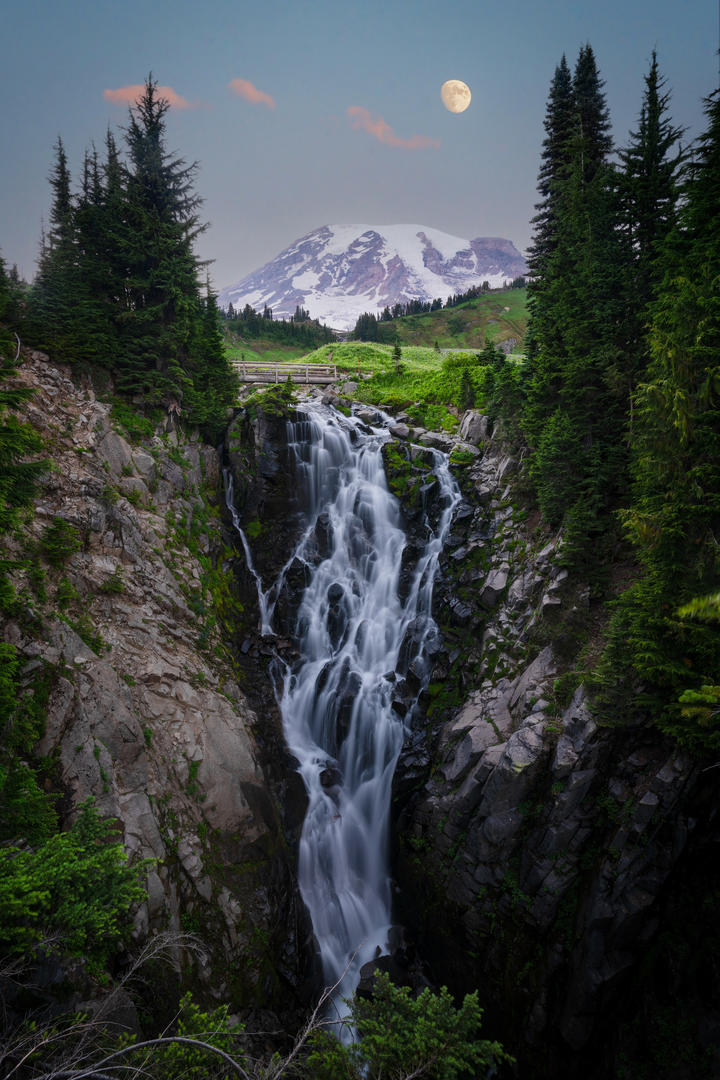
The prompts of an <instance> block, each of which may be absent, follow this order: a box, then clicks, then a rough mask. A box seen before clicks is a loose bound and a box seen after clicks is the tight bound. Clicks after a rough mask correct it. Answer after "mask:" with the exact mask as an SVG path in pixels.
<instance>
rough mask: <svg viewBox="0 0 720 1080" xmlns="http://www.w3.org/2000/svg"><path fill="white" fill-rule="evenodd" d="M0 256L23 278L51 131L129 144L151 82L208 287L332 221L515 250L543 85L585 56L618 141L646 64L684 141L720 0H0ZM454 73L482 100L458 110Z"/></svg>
mask: <svg viewBox="0 0 720 1080" xmlns="http://www.w3.org/2000/svg"><path fill="white" fill-rule="evenodd" d="M0 26H2V30H3V39H4V46H3V59H2V64H0V100H1V101H2V109H0V163H1V171H0V253H1V254H2V256H3V258H4V259H5V262H6V264H7V265H8V266H11V265H12V264H13V263H16V264H17V265H18V268H19V269H20V270H21V271H22V272H23V274H24V276H25V277H26V278H27V279H30V278H32V276H33V274H34V272H35V260H36V256H37V251H38V246H39V237H40V230H41V221H42V220H43V218H44V219H45V220H46V219H47V214H48V209H49V204H50V189H49V185H48V182H47V177H48V173H49V170H50V168H51V165H52V162H53V146H54V144H55V142H56V140H57V137H58V135H59V136H61V137H62V139H63V142H64V144H65V147H66V150H67V153H68V158H69V163H70V168H71V172H72V174H73V179H75V178H77V177H78V176H79V173H80V168H81V164H82V158H83V154H84V151H85V149H86V148H87V147H88V146H89V145H90V144H91V143H92V142H93V141H94V142H95V143H96V144H97V146H98V147H99V148H100V149H102V146H103V142H104V138H105V132H106V130H107V128H108V126H110V127H111V128H112V129H113V130H114V131H115V132H116V134H118V136H119V137H120V139H121V138H122V134H121V129H122V126H123V125H125V124H126V122H127V116H128V108H129V104H130V103H131V102H132V100H133V95H134V91H133V90H132V87H134V86H138V85H141V84H142V83H143V82H144V80H145V78H146V76H147V75H148V73H149V72H152V73H153V76H154V78H155V79H156V80H157V82H158V83H159V84H160V86H162V87H166V88H167V89H166V91H165V94H166V96H167V97H168V99H169V100H170V101H171V102H172V108H171V109H170V112H169V113H168V122H167V145H168V149H170V150H172V151H177V153H178V154H179V155H180V156H181V157H183V158H185V159H186V161H188V162H190V161H197V162H198V163H199V168H198V170H197V173H196V181H195V188H196V191H197V192H198V194H200V195H201V196H202V198H203V200H204V203H203V207H202V214H203V218H204V220H205V221H207V222H208V223H209V228H208V229H207V230H206V232H205V233H204V234H203V235H202V236H201V237H200V238H199V241H198V251H199V254H200V255H201V257H202V258H203V259H207V260H213V262H212V264H211V267H210V274H211V279H212V281H213V284H214V285H215V287H216V289H218V290H219V289H220V288H222V287H224V286H226V285H229V284H232V283H233V282H235V281H237V280H239V279H240V278H242V277H243V276H245V275H246V274H248V273H250V272H252V271H253V270H255V269H257V268H258V267H260V266H262V265H263V264H264V263H266V262H268V261H269V260H270V259H272V258H273V257H274V256H275V255H277V254H278V253H279V252H280V251H282V250H283V249H284V248H285V247H287V246H289V244H291V243H292V242H293V241H294V240H296V239H298V238H299V237H301V236H304V235H305V234H307V233H309V232H311V231H312V230H313V229H316V228H319V227H320V226H321V225H326V224H351V223H353V224H354V223H362V224H369V225H389V224H401V223H416V224H419V225H424V226H428V227H431V228H436V229H440V230H442V231H444V232H448V233H451V234H453V235H455V236H459V237H462V238H464V239H472V238H474V237H477V236H503V237H506V238H508V239H510V240H512V241H513V242H514V243H515V244H516V246H517V247H518V248H519V249H520V250H525V249H526V247H527V245H528V243H529V241H530V238H531V234H532V226H531V224H530V219H531V218H532V215H533V212H534V211H533V204H534V203H535V201H536V194H535V184H536V178H537V172H538V166H539V162H540V151H541V144H542V139H543V126H542V124H543V117H544V115H545V107H546V102H547V96H548V89H549V85H550V80H551V78H552V75H553V72H554V70H555V66H556V65H557V63H558V62H559V60H560V58H561V56H562V55H563V53H564V54H565V55H566V56H567V59H568V62H569V64H570V66H571V67H573V66H574V63H575V60H576V58H577V54H578V51H579V49H580V47H581V46H582V45H584V44H585V43H586V42H589V43H590V44H591V45H592V47H593V50H594V52H595V56H596V60H597V63H598V67H599V69H600V72H601V75H602V77H603V78H604V80H605V92H606V95H607V102H608V106H609V109H610V115H611V120H612V123H613V131H614V135H615V140H616V144H617V145H618V146H622V145H624V144H625V142H626V140H627V136H628V131H629V130H630V129H631V128H633V127H634V126H635V125H636V123H637V117H638V113H639V109H640V102H641V97H642V91H643V76H644V75H645V73H646V72H647V69H648V65H649V61H650V55H651V52H652V50H653V49H656V50H657V53H658V60H659V64H660V69H661V71H662V73H663V74H664V76H665V78H666V80H667V88H668V89H670V90H671V91H672V104H671V114H672V118H673V120H674V122H675V123H676V124H680V125H683V126H685V127H686V128H687V129H688V132H687V136H686V139H687V140H689V139H690V138H692V137H695V136H697V135H698V134H699V133H700V132H701V131H702V130H703V126H704V116H703V111H702V98H703V97H704V96H706V95H707V94H709V93H711V92H712V91H713V90H714V89H715V88H716V86H717V84H718V75H717V72H718V58H717V48H718V0H683V2H679V0H602V2H599V0H505V2H504V3H502V4H500V3H497V2H494V3H489V2H487V0H445V2H442V0H362V2H355V3H350V2H347V0H256V2H254V3H251V2H249V0H203V2H200V0H195V2H194V3H191V2H189V0H122V2H119V0H22V3H21V2H20V0H0ZM446 79H461V80H463V81H464V82H466V83H467V84H468V86H469V87H470V89H471V92H472V102H471V104H470V106H469V108H468V109H467V110H466V111H465V112H463V113H461V114H457V115H455V114H452V113H450V112H448V111H447V110H446V109H445V107H444V106H443V104H442V101H441V99H440V87H441V85H442V83H443V82H445V80H446Z"/></svg>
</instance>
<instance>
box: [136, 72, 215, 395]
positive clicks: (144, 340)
mask: <svg viewBox="0 0 720 1080" xmlns="http://www.w3.org/2000/svg"><path fill="white" fill-rule="evenodd" d="M169 108H170V104H169V102H168V101H166V100H165V99H164V98H161V97H158V93H157V83H156V82H154V81H153V79H152V76H149V77H148V79H147V82H146V84H145V90H144V92H143V94H142V96H141V97H140V98H139V99H138V101H137V104H136V105H135V107H134V108H133V109H131V110H130V120H129V123H128V127H127V128H126V131H125V137H126V143H127V149H128V155H129V167H128V171H127V178H126V221H127V228H126V231H125V237H124V239H125V251H124V260H123V261H124V263H125V267H126V281H125V306H124V310H123V312H122V315H121V324H120V330H121V340H120V346H121V348H120V352H119V357H118V386H119V387H120V388H121V389H123V390H127V391H129V392H134V393H138V392H141V393H143V394H145V395H146V396H148V397H150V398H153V399H155V400H156V401H162V402H163V403H164V404H166V405H169V404H170V403H171V402H172V401H173V400H179V399H181V397H182V393H183V381H184V380H183V377H182V373H183V369H184V368H185V367H186V366H187V361H188V352H189V346H190V341H191V338H192V336H193V330H194V328H193V318H194V317H195V316H196V315H197V300H198V282H197V272H198V268H199V265H200V264H199V261H198V259H197V257H196V256H195V254H194V251H193V243H194V240H195V238H196V237H197V235H198V234H199V233H200V232H202V231H203V229H204V228H205V226H203V225H201V224H200V222H199V218H198V215H197V209H198V206H199V204H200V201H201V200H200V198H199V196H197V195H196V194H195V193H194V191H193V178H194V175H195V172H196V170H197V163H193V164H191V165H187V164H186V163H185V162H184V161H183V160H182V159H181V158H178V157H174V156H172V155H171V154H169V153H168V151H167V149H166V146H165V116H166V113H167V111H168V109H169Z"/></svg>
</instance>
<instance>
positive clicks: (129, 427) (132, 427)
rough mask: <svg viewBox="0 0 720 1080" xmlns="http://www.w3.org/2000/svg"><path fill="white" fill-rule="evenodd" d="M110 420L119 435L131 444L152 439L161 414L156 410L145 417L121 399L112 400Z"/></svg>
mask: <svg viewBox="0 0 720 1080" xmlns="http://www.w3.org/2000/svg"><path fill="white" fill-rule="evenodd" d="M110 419H111V420H112V421H113V424H114V426H115V428H116V430H118V431H119V433H120V434H121V435H127V437H128V438H129V439H130V441H131V442H139V441H140V440H141V439H151V438H152V437H153V435H154V433H155V428H156V427H157V425H158V423H159V422H160V420H161V419H162V413H161V412H160V411H159V410H157V409H156V410H153V411H151V412H150V414H149V415H145V414H143V413H140V412H138V411H137V410H136V409H133V407H132V405H128V403H127V401H123V399H122V398H113V401H112V407H111V409H110Z"/></svg>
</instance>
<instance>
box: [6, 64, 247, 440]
mask: <svg viewBox="0 0 720 1080" xmlns="http://www.w3.org/2000/svg"><path fill="white" fill-rule="evenodd" d="M169 107H170V105H169V103H168V102H167V101H166V100H164V99H163V98H161V97H159V96H158V92H157V84H156V83H155V82H154V81H153V79H152V77H148V80H147V82H146V84H145V89H144V92H143V94H142V96H141V97H140V99H139V100H138V102H137V103H136V105H135V106H134V107H133V108H132V109H131V110H130V116H129V120H128V124H127V127H126V128H125V129H124V143H125V147H124V149H125V156H124V157H123V156H122V155H121V153H120V150H119V148H118V145H117V143H116V140H115V137H114V135H113V134H112V132H111V131H108V133H107V136H106V139H105V148H104V155H102V156H101V155H100V154H99V153H98V151H97V150H96V148H95V147H92V148H91V149H90V150H88V151H87V152H86V154H85V158H84V161H83V166H82V170H81V174H80V180H79V186H78V189H77V190H73V187H72V181H71V175H70V169H69V166H68V160H67V155H66V152H65V147H64V145H63V142H62V139H60V138H59V139H58V141H57V144H56V147H55V158H54V162H53V166H52V169H51V172H50V186H51V189H52V205H51V208H50V218H49V222H48V228H47V231H46V232H44V233H43V237H42V241H41V250H40V260H39V270H38V273H37V276H36V279H35V281H34V282H33V284H32V287H30V288H29V289H24V290H23V289H22V288H21V287H20V285H19V283H14V282H13V281H12V280H11V279H10V290H11V301H12V303H13V304H14V310H13V312H11V314H12V315H13V317H14V318H15V319H16V320H19V321H20V322H21V323H22V332H23V336H24V337H26V339H27V340H29V341H32V343H33V344H36V345H39V346H40V347H43V348H45V349H47V350H48V351H49V352H50V353H51V354H52V356H53V358H55V359H57V360H61V361H65V362H67V363H70V364H72V365H73V366H75V367H81V366H85V367H89V368H100V369H105V370H107V371H108V372H110V373H111V374H112V376H113V379H114V383H115V387H116V389H117V390H119V391H120V392H121V393H124V394H127V395H130V396H133V397H135V398H138V399H141V400H142V402H143V403H146V404H150V405H163V406H165V407H167V406H169V405H170V404H171V403H173V402H174V403H177V405H178V406H179V407H180V408H181V410H182V414H183V415H184V416H186V417H187V419H188V420H189V421H190V422H191V423H194V424H198V425H200V426H201V427H202V428H203V429H205V430H206V432H207V433H208V435H209V436H214V435H216V434H217V433H218V431H219V429H220V426H221V425H222V422H223V420H224V417H225V414H226V411H227V406H228V405H229V404H231V403H232V402H233V400H234V396H235V377H234V374H233V371H232V368H231V366H230V364H229V362H228V361H227V359H226V358H225V351H224V348H223V344H222V336H221V333H220V326H219V317H218V310H217V304H216V299H215V296H214V295H213V293H212V291H211V289H210V287H209V284H208V282H207V281H205V283H204V284H202V285H201V277H202V276H203V269H204V264H202V263H201V262H200V260H199V258H198V256H197V254H196V252H195V241H196V239H197V237H198V235H199V234H200V233H201V232H203V230H204V229H205V228H206V226H205V225H204V224H202V223H201V221H200V218H199V216H198V209H199V206H200V202H201V200H200V197H199V196H198V195H197V194H196V193H195V191H194V189H193V182H194V177H195V172H196V170H197V164H196V163H193V164H187V163H186V162H185V161H183V159H182V158H180V157H177V156H174V155H173V154H171V153H169V152H168V150H167V148H166V145H165V117H166V113H167V111H168V109H169Z"/></svg>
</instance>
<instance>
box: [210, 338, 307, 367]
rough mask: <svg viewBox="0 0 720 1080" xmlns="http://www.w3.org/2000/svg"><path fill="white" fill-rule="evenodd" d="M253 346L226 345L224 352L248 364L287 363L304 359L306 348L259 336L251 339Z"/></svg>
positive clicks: (229, 356)
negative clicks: (280, 343) (264, 339)
mask: <svg viewBox="0 0 720 1080" xmlns="http://www.w3.org/2000/svg"><path fill="white" fill-rule="evenodd" d="M252 344H253V347H252V348H250V346H249V345H226V346H225V354H226V356H227V357H228V358H229V359H230V360H236V361H242V360H243V358H244V359H245V361H246V363H248V364H256V363H258V362H259V361H263V362H264V363H266V364H267V363H270V364H274V363H278V364H287V363H291V362H292V361H293V360H300V359H301V358H303V359H304V357H305V352H306V350H305V349H304V347H303V346H302V345H299V346H298V345H279V344H278V343H277V341H263V340H262V339H261V338H258V339H257V340H254V339H253V343H252Z"/></svg>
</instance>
